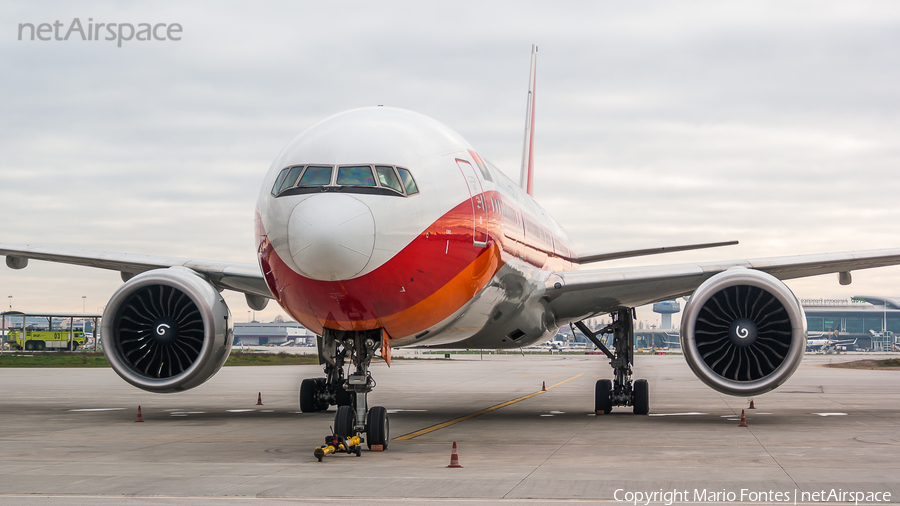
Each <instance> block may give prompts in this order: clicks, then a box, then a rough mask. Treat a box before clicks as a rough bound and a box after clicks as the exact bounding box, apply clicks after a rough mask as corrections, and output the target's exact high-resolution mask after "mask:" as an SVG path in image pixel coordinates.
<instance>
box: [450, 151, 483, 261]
mask: <svg viewBox="0 0 900 506" xmlns="http://www.w3.org/2000/svg"><path fill="white" fill-rule="evenodd" d="M456 164H457V165H458V166H459V170H460V171H461V172H462V175H463V179H465V180H466V187H467V188H468V189H469V198H470V202H471V203H472V244H474V245H475V246H478V247H480V248H484V247H487V237H488V214H487V206H485V203H484V189H483V188H482V187H481V180H480V179H478V176H477V175H476V174H475V169H474V168H473V167H472V164H470V163H469V162H467V161H465V160H460V159H459V158H457V159H456Z"/></svg>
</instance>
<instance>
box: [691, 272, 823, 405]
mask: <svg viewBox="0 0 900 506" xmlns="http://www.w3.org/2000/svg"><path fill="white" fill-rule="evenodd" d="M681 348H682V350H683V351H684V358H685V360H687V363H688V365H689V366H690V367H691V369H692V370H693V371H694V374H696V375H697V377H698V378H700V380H701V381H703V382H704V383H706V384H707V385H709V386H710V387H711V388H713V389H714V390H717V391H719V392H722V393H725V394H729V395H736V396H752V395H757V394H762V393H765V392H769V391H771V390H774V389H775V388H777V387H778V386H780V385H781V384H783V383H784V382H785V381H787V380H788V378H790V377H791V375H792V374H794V371H796V370H797V367H798V366H799V365H800V361H801V360H802V359H803V352H804V351H805V350H806V314H805V313H804V312H803V307H802V306H800V302H799V301H798V300H797V298H796V297H795V296H794V294H793V292H791V291H790V289H789V288H788V287H787V286H785V284H784V283H782V282H781V281H780V280H779V279H777V278H776V277H774V276H772V275H771V274H768V273H765V272H762V271H758V270H754V269H747V268H744V267H733V268H731V269H728V270H726V271H724V272H721V273H719V274H716V275H715V276H713V277H711V278H709V279H708V280H706V281H705V282H704V283H703V284H701V285H700V286H699V287H698V288H697V290H696V291H695V292H694V294H693V295H692V296H691V298H690V301H689V302H688V305H687V307H686V308H685V310H684V314H683V315H682V319H681Z"/></svg>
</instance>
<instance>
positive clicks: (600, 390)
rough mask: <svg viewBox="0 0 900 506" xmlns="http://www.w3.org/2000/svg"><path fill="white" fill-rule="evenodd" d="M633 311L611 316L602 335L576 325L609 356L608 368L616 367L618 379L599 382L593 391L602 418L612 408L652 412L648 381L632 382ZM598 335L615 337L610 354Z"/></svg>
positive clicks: (580, 323) (629, 310) (581, 325)
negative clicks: (622, 407) (609, 322)
mask: <svg viewBox="0 0 900 506" xmlns="http://www.w3.org/2000/svg"><path fill="white" fill-rule="evenodd" d="M632 311H633V309H620V310H618V311H616V312H615V313H612V314H611V316H612V319H613V322H612V323H611V324H609V325H607V326H606V327H604V328H603V329H601V330H600V331H599V332H597V333H594V332H591V330H590V329H589V328H588V327H587V325H585V324H584V322H577V323H575V326H576V327H578V330H580V331H581V332H582V333H583V334H584V335H585V336H587V338H588V339H590V340H591V342H593V343H594V344H595V345H596V346H597V348H599V349H600V350H601V351H602V352H603V353H605V354H606V356H607V357H609V359H610V360H609V365H610V366H611V367H612V368H613V372H614V374H615V379H614V380H613V381H610V380H608V379H602V380H598V381H597V384H596V386H595V389H594V410H595V412H596V414H598V415H603V414H607V413H609V412H611V411H612V409H613V406H632V407H633V408H634V414H636V415H646V414H647V413H649V412H650V385H649V383H647V380H644V379H639V380H633V381H632V379H631V366H632V364H634V318H633V313H632ZM598 334H612V335H613V351H610V350H609V349H608V348H607V347H606V346H605V345H604V344H603V342H602V341H600V339H598V338H597V335H598Z"/></svg>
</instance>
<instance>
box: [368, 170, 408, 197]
mask: <svg viewBox="0 0 900 506" xmlns="http://www.w3.org/2000/svg"><path fill="white" fill-rule="evenodd" d="M375 172H377V173H378V182H379V183H381V186H386V187H388V188H390V189H392V190H397V191H398V192H399V193H403V187H402V186H400V180H399V179H397V174H396V173H395V172H394V168H393V167H389V166H387V165H376V166H375Z"/></svg>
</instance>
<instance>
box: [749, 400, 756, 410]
mask: <svg viewBox="0 0 900 506" xmlns="http://www.w3.org/2000/svg"><path fill="white" fill-rule="evenodd" d="M747 409H756V405H755V404H753V399H750V407H749V408H747Z"/></svg>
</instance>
